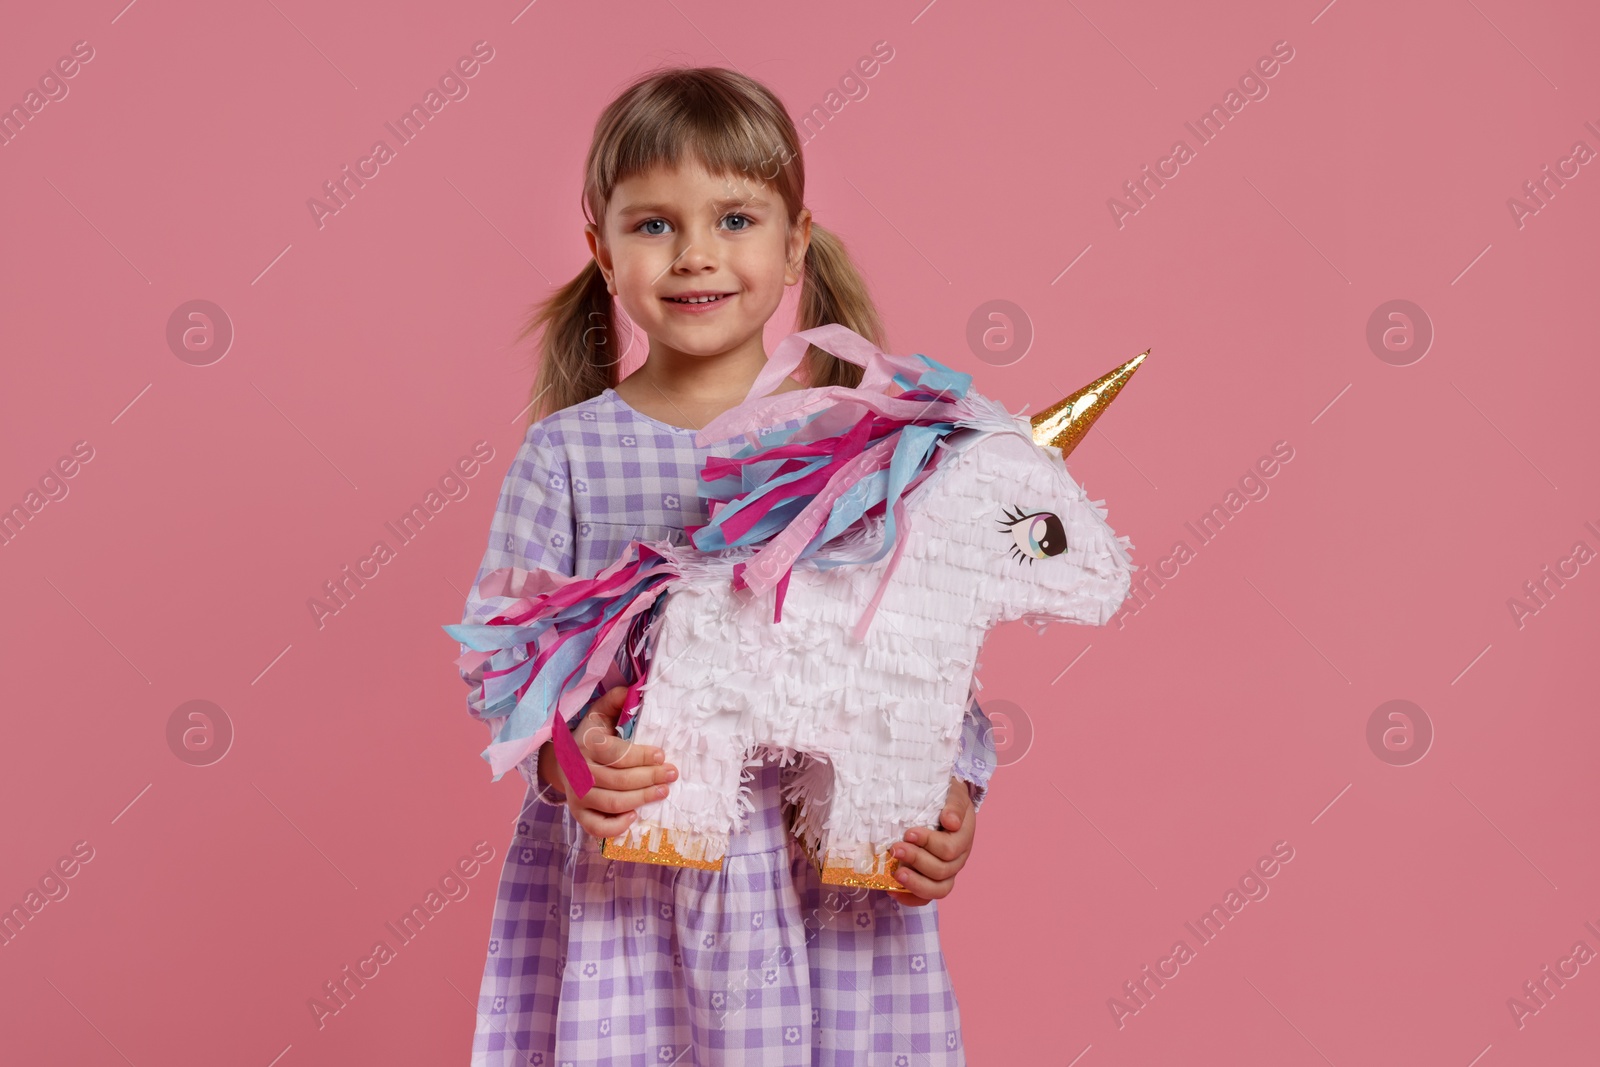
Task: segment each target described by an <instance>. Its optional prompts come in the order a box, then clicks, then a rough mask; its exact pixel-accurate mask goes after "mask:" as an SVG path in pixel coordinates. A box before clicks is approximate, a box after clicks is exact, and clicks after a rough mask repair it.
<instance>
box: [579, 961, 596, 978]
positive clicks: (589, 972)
mask: <svg viewBox="0 0 1600 1067" xmlns="http://www.w3.org/2000/svg"><path fill="white" fill-rule="evenodd" d="M599 973H600V968H599V967H596V966H595V965H594V964H592V963H585V964H584V965H583V976H584V977H585V978H593V977H594V976H595V975H597V974H599Z"/></svg>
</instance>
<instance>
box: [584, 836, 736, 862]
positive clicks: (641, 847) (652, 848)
mask: <svg viewBox="0 0 1600 1067" xmlns="http://www.w3.org/2000/svg"><path fill="white" fill-rule="evenodd" d="M695 838H696V835H694V834H689V833H680V834H679V835H678V838H677V841H681V842H683V844H684V848H685V849H686V850H687V851H688V852H690V853H703V852H704V851H705V845H704V842H701V841H697V840H695ZM628 840H631V841H635V842H636V843H635V844H631V845H630V844H625V843H624V842H623V839H621V838H615V837H608V838H606V840H605V843H604V844H602V845H601V846H600V854H601V855H602V856H604V857H605V858H606V859H609V860H628V861H630V862H632V863H657V864H660V865H662V866H664V867H690V868H693V869H695V870H700V871H720V870H722V857H721V856H718V857H717V858H716V859H714V860H708V859H691V858H689V856H688V855H685V854H684V852H680V851H679V850H678V844H677V842H676V841H675V840H674V838H673V833H672V831H671V830H668V829H667V828H666V827H664V826H663V827H659V828H657V829H656V830H654V831H653V832H652V831H648V830H647V831H646V832H645V833H643V834H640V835H635V836H632V837H630V838H628Z"/></svg>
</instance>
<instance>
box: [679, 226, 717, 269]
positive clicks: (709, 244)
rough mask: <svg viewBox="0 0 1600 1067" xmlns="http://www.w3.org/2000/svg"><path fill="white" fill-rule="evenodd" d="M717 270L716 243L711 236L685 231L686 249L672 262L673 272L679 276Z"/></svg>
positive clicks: (696, 231)
mask: <svg viewBox="0 0 1600 1067" xmlns="http://www.w3.org/2000/svg"><path fill="white" fill-rule="evenodd" d="M716 269H717V249H716V242H715V241H714V240H713V239H712V238H711V235H710V234H707V233H701V232H699V231H698V230H694V229H690V230H685V231H684V247H683V248H682V250H681V251H679V253H678V258H677V259H675V260H673V261H672V272H673V273H674V274H677V275H687V274H706V273H710V272H714V271H715V270H716Z"/></svg>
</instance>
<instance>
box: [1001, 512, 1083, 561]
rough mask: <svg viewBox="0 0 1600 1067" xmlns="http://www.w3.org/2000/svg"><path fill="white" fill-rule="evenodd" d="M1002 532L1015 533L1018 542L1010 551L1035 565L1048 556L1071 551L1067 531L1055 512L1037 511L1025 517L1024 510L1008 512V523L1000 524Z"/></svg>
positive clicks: (1010, 547) (1020, 558)
mask: <svg viewBox="0 0 1600 1067" xmlns="http://www.w3.org/2000/svg"><path fill="white" fill-rule="evenodd" d="M1000 529H1002V530H1004V531H1007V532H1009V533H1010V534H1011V537H1012V541H1013V542H1014V543H1013V544H1012V545H1010V546H1008V548H1009V550H1010V551H1011V552H1013V553H1015V555H1016V556H1017V558H1018V559H1019V560H1022V559H1026V560H1027V561H1028V562H1029V563H1032V562H1033V561H1034V560H1036V559H1044V558H1046V557H1047V556H1059V555H1060V554H1061V553H1063V552H1065V551H1066V550H1067V531H1066V528H1065V527H1063V526H1062V525H1061V519H1060V517H1058V516H1057V515H1056V514H1055V513H1053V512H1049V511H1035V512H1032V513H1031V514H1026V515H1025V514H1023V513H1022V512H1021V511H1020V510H1019V511H1015V512H1013V511H1011V510H1010V509H1007V512H1006V521H1005V522H1002V523H1001V524H1000Z"/></svg>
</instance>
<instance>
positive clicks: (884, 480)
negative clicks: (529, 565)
mask: <svg viewBox="0 0 1600 1067" xmlns="http://www.w3.org/2000/svg"><path fill="white" fill-rule="evenodd" d="M807 345H816V346H817V347H819V348H822V349H824V350H826V351H828V352H831V353H833V354H834V355H836V356H838V357H839V358H841V359H845V360H848V361H850V362H852V363H856V364H858V365H860V366H862V367H863V368H864V373H863V377H862V381H861V384H860V385H859V386H858V387H856V388H846V387H843V386H828V387H824V388H815V389H797V390H792V391H788V392H781V393H772V390H773V389H774V388H776V387H777V386H778V385H780V384H781V383H782V382H783V380H784V379H785V378H787V377H788V376H789V375H790V374H791V373H792V372H793V371H794V369H795V368H796V367H797V366H798V365H799V362H800V360H801V358H802V357H803V356H804V355H805V352H806V349H807ZM1148 354H1149V353H1148V350H1147V351H1146V352H1145V353H1143V354H1141V355H1138V356H1135V357H1134V358H1133V359H1131V360H1129V361H1128V362H1126V363H1124V364H1123V365H1122V366H1120V367H1118V368H1116V369H1115V370H1113V371H1111V372H1110V373H1108V374H1106V375H1104V376H1102V377H1100V378H1098V379H1096V380H1095V381H1093V382H1091V383H1090V384H1089V385H1088V386H1086V387H1084V388H1083V389H1080V390H1078V391H1077V392H1075V393H1073V394H1071V395H1070V396H1068V397H1066V398H1064V399H1063V400H1061V401H1059V402H1058V403H1056V404H1054V405H1052V406H1051V407H1049V408H1047V409H1045V410H1043V411H1040V412H1039V413H1037V414H1035V415H1034V416H1032V418H1030V419H1024V418H1022V417H1021V416H1015V415H1012V414H1011V413H1010V412H1008V411H1007V410H1006V409H1005V408H1004V407H1002V406H1001V405H1000V404H998V403H996V402H995V401H992V400H990V399H988V398H987V397H984V396H982V395H981V394H979V393H977V392H975V391H973V390H972V389H971V388H970V386H971V381H972V378H971V375H968V374H963V373H959V372H956V371H954V370H951V369H950V368H949V367H946V366H944V365H943V364H941V363H939V362H938V361H937V360H934V359H930V358H929V357H927V356H924V355H914V356H894V355H889V354H886V353H884V352H881V351H879V350H878V348H877V347H876V346H875V345H873V344H872V343H871V342H869V341H868V340H866V339H865V338H863V337H861V336H860V335H859V334H856V333H854V332H853V331H851V330H849V329H847V328H845V327H843V326H839V325H829V326H819V327H817V328H815V329H811V330H805V331H802V332H800V333H796V334H793V335H791V336H790V337H788V338H786V339H785V340H784V341H783V342H782V343H780V344H779V345H778V346H777V348H776V349H775V350H774V352H773V354H772V357H771V358H770V359H769V360H768V362H767V365H766V367H765V368H764V369H763V370H762V372H761V374H760V375H759V376H758V377H757V379H756V382H755V384H754V385H753V386H752V387H751V390H750V395H749V397H748V398H747V399H746V400H745V401H744V403H742V404H741V405H739V406H738V407H735V408H733V409H732V410H730V411H728V412H725V413H724V414H723V415H721V416H719V417H718V418H716V419H715V420H713V421H712V422H711V423H710V424H709V425H707V426H706V427H705V428H704V429H702V430H700V431H699V435H698V437H697V443H698V444H700V445H701V446H704V445H706V444H708V443H711V442H715V441H720V440H725V439H728V438H732V437H737V436H739V435H740V434H743V435H744V436H745V437H746V438H747V439H748V444H746V445H745V446H744V447H743V448H742V449H740V450H739V451H737V452H736V453H734V454H733V455H732V456H731V457H728V458H720V457H713V458H710V459H707V460H706V462H705V465H704V468H703V469H702V470H701V472H700V475H699V480H700V492H701V495H702V496H703V497H704V498H705V499H706V501H707V505H708V511H709V518H708V521H707V523H706V524H705V525H704V526H699V527H693V528H690V529H689V530H687V531H685V532H686V533H687V534H689V537H690V541H691V542H692V543H691V544H689V545H674V544H672V543H671V542H668V541H659V542H651V543H641V542H637V541H636V542H634V543H632V544H630V545H629V546H628V548H627V549H626V550H625V551H624V553H623V555H622V557H621V558H620V559H618V560H617V562H616V563H614V564H612V565H611V566H609V567H607V568H605V569H604V570H602V571H600V572H599V573H598V574H596V575H595V576H593V577H592V578H569V577H567V576H565V575H561V574H557V573H555V572H552V571H545V570H537V569H536V570H532V571H524V570H522V569H520V568H513V569H506V570H499V571H495V572H493V573H492V574H489V575H486V576H485V577H484V579H483V582H482V583H481V585H480V592H481V594H482V595H484V596H504V597H513V598H516V600H515V603H514V604H513V605H512V607H511V608H509V609H507V610H506V611H505V612H504V613H503V614H501V615H499V616H496V617H495V618H493V619H491V620H490V621H489V622H488V623H486V624H481V625H471V624H458V625H450V626H446V627H445V628H444V629H445V631H446V632H447V633H449V634H450V636H452V637H454V638H456V639H457V640H458V641H460V642H461V643H462V645H463V646H464V654H463V655H462V656H461V658H460V659H458V660H457V661H456V662H457V665H458V666H459V667H461V668H463V669H469V668H475V667H477V666H479V665H483V666H484V671H483V675H482V677H483V682H482V689H483V697H484V704H483V707H484V709H485V711H484V715H485V717H487V718H491V719H494V718H500V719H503V725H502V727H501V728H500V730H499V732H498V733H497V734H496V739H495V741H494V742H493V743H491V744H490V745H489V747H488V748H486V749H485V750H484V753H483V756H484V758H485V759H487V760H488V761H489V765H490V767H491V768H492V769H493V771H494V776H495V779H496V780H498V779H499V777H500V776H501V775H502V774H504V773H505V772H506V771H507V770H510V769H511V768H513V767H515V766H516V765H517V763H518V762H520V761H521V760H522V759H523V758H525V757H526V756H527V755H529V754H530V753H532V752H535V751H537V750H538V748H539V746H541V745H542V744H543V743H544V742H545V741H546V740H547V739H551V738H553V739H554V743H555V754H556V758H557V760H558V761H559V763H560V765H561V768H562V772H563V773H564V774H565V775H566V777H567V780H568V781H569V782H570V783H571V784H572V785H573V788H575V789H577V790H578V791H579V793H580V795H581V794H582V793H583V792H587V790H588V788H589V787H590V785H592V783H593V778H592V777H591V776H590V774H589V771H588V766H587V765H586V763H585V762H584V759H583V757H582V755H581V754H580V753H579V751H578V748H577V744H576V742H575V741H574V740H573V738H572V734H571V729H570V727H571V725H573V724H575V723H576V721H577V718H578V717H579V716H580V715H581V714H582V712H583V710H584V708H585V707H586V706H587V705H588V704H589V703H590V702H591V701H592V700H593V699H594V698H595V697H596V696H597V687H598V686H599V684H600V683H601V681H602V678H603V677H604V676H605V675H606V673H607V671H608V668H612V667H613V666H616V667H618V668H619V669H620V670H621V671H622V677H623V680H624V681H626V682H627V683H628V685H629V691H628V697H627V701H626V703H625V707H624V710H623V713H622V716H621V719H620V720H619V723H620V729H621V732H622V733H623V735H624V736H631V737H632V738H633V739H634V740H637V741H639V742H641V743H644V744H650V745H656V746H658V747H660V748H662V749H664V750H665V752H666V758H667V761H668V762H669V763H672V764H675V765H676V766H677V767H678V769H679V778H678V781H677V783H676V784H675V785H674V787H673V789H672V791H671V792H670V793H669V794H668V796H667V797H666V798H664V799H662V800H659V801H654V802H651V803H648V804H645V805H643V806H641V807H640V808H639V809H638V818H637V819H636V820H635V822H634V823H633V824H632V825H631V826H630V827H629V828H628V830H627V831H626V833H625V836H622V837H616V838H611V839H609V840H608V841H607V842H606V844H605V854H606V855H607V856H610V857H612V858H616V859H628V860H639V861H645V862H653V863H669V864H675V865H679V866H690V867H699V868H705V869H720V867H721V864H722V857H723V856H724V854H725V853H726V851H727V847H728V836H729V834H731V833H733V832H735V831H736V830H737V829H738V827H739V825H740V821H741V819H742V817H743V813H744V812H743V807H744V805H742V804H741V789H740V786H741V782H740V778H741V773H742V772H743V771H744V769H745V766H746V764H747V763H748V762H749V761H750V760H751V759H752V758H759V753H760V751H761V750H766V751H768V752H771V753H776V754H778V756H779V758H780V759H782V760H783V761H784V762H785V763H786V764H787V763H792V762H797V763H798V764H799V766H798V767H797V768H796V770H797V771H798V773H796V774H794V775H793V776H792V777H791V778H790V779H789V784H788V785H787V787H786V789H785V797H786V799H787V800H788V801H790V802H791V804H792V808H791V810H792V813H793V829H794V833H795V835H796V836H797V837H798V838H799V840H800V842H801V843H802V844H803V845H804V846H805V847H806V848H807V850H808V852H809V854H810V855H811V856H812V858H813V861H814V862H815V863H816V864H817V865H818V867H819V868H820V869H821V870H822V873H823V881H824V882H828V883H832V884H847V885H857V886H867V887H870V888H879V889H900V888H901V887H900V885H899V883H898V882H896V881H895V880H894V870H895V867H896V861H895V860H894V859H893V858H892V857H891V856H890V855H889V849H890V847H891V846H892V845H893V844H894V843H895V842H896V841H899V840H901V839H902V837H903V835H904V833H905V831H906V830H907V829H909V828H910V827H912V826H919V825H920V826H931V825H933V823H934V820H935V819H936V818H937V817H938V814H939V812H940V810H941V809H942V807H943V804H944V801H945V795H946V791H947V788H948V785H949V779H950V774H951V771H952V767H953V765H954V762H955V757H956V754H957V748H958V745H959V741H960V734H961V724H962V718H963V715H964V712H965V709H966V705H967V702H968V694H969V688H970V686H971V683H972V675H973V670H974V668H975V666H976V664H977V660H978V652H979V649H980V648H981V646H982V644H983V639H984V636H985V635H986V634H987V633H988V631H989V630H990V629H991V628H993V627H994V626H996V625H998V624H999V623H1002V622H1008V621H1012V620H1025V621H1029V622H1033V623H1035V624H1037V625H1039V626H1041V627H1042V626H1043V624H1044V623H1045V622H1048V621H1063V622H1075V623H1082V624H1086V625H1090V626H1099V625H1102V624H1104V623H1105V622H1107V621H1108V620H1109V619H1110V618H1111V617H1112V615H1114V614H1115V613H1116V611H1117V609H1118V608H1119V607H1120V606H1121V605H1122V602H1123V599H1124V598H1125V597H1126V596H1127V593H1128V588H1129V584H1130V582H1131V579H1132V572H1133V569H1134V564H1133V562H1132V561H1131V559H1130V558H1129V554H1128V552H1129V549H1131V548H1132V545H1131V543H1130V542H1129V541H1128V539H1127V538H1126V537H1118V536H1117V535H1116V534H1115V533H1113V532H1112V530H1111V527H1110V526H1109V525H1107V523H1106V512H1105V509H1104V507H1103V502H1102V501H1091V500H1089V499H1088V497H1087V495H1086V494H1085V493H1084V491H1083V490H1082V489H1081V488H1079V486H1078V484H1077V483H1076V482H1075V481H1073V479H1072V476H1071V475H1070V474H1068V473H1067V467H1066V463H1065V457H1066V456H1067V454H1068V453H1070V452H1071V451H1072V449H1073V448H1074V447H1075V446H1076V444H1077V443H1078V441H1079V440H1081V439H1082V437H1083V435H1084V433H1085V432H1086V431H1087V430H1088V428H1089V426H1090V425H1091V424H1092V423H1093V422H1094V420H1095V419H1096V418H1098V417H1099V415H1100V413H1101V412H1103V411H1104V410H1105V408H1106V406H1107V405H1108V404H1110V402H1111V400H1112V399H1113V398H1114V397H1115V396H1116V395H1117V393H1118V391H1119V390H1121V388H1122V386H1123V385H1124V384H1125V383H1126V382H1127V380H1128V379H1129V377H1130V376H1131V375H1132V374H1133V372H1134V371H1135V370H1136V369H1137V368H1138V366H1139V365H1140V363H1141V362H1142V361H1143V360H1144V358H1145V356H1146V355H1148ZM891 385H892V386H894V387H896V388H897V389H898V390H899V391H898V392H897V393H896V394H895V395H890V392H889V389H890V386H891ZM769 393H771V395H768V394H769ZM773 427H777V428H776V429H772V428H773ZM558 724H559V728H557V725H558ZM745 799H746V802H747V798H745Z"/></svg>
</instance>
